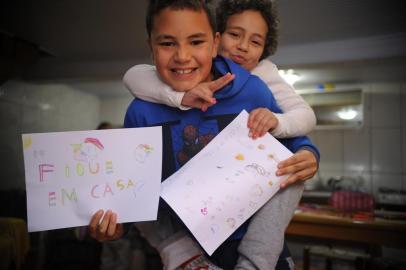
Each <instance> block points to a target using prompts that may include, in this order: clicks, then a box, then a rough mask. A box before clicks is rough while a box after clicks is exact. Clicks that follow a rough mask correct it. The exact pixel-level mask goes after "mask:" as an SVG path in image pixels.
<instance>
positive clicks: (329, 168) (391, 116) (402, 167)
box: [307, 83, 406, 201]
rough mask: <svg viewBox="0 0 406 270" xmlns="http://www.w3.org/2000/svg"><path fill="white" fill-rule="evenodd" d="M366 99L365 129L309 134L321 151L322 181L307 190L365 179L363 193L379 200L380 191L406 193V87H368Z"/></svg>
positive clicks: (396, 85)
mask: <svg viewBox="0 0 406 270" xmlns="http://www.w3.org/2000/svg"><path fill="white" fill-rule="evenodd" d="M364 98H365V103H364V125H363V127H362V128H360V129H341V130H340V129H332V130H315V131H313V132H312V133H311V134H310V137H311V138H312V140H313V141H314V143H315V144H316V145H317V146H318V147H319V149H320V151H321V162H320V177H321V181H319V180H318V179H313V180H311V181H309V182H308V183H307V186H308V187H310V186H311V185H317V184H323V185H326V181H327V180H328V179H329V178H330V177H335V176H347V177H352V178H355V179H363V180H362V183H360V189H361V190H364V191H367V192H372V193H373V194H374V195H375V196H376V198H378V190H379V188H381V187H387V188H392V189H395V190H398V191H400V190H403V191H405V190H406V84H384V83H382V84H369V85H366V86H365V96H364ZM316 178H317V177H316ZM320 182H322V183H320ZM378 201H379V198H378Z"/></svg>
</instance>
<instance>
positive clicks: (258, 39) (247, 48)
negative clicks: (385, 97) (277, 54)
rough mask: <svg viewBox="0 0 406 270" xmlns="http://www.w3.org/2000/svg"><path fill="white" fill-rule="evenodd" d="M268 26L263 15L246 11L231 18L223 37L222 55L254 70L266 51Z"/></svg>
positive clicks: (221, 44)
mask: <svg viewBox="0 0 406 270" xmlns="http://www.w3.org/2000/svg"><path fill="white" fill-rule="evenodd" d="M267 33H268V26H267V24H266V22H265V20H264V18H263V17H262V15H261V13H260V12H258V11H254V10H246V11H243V12H242V13H239V14H234V15H232V16H230V17H229V19H228V21H227V26H226V29H225V31H224V33H223V34H222V35H221V43H220V50H219V52H220V54H221V55H223V56H225V57H228V58H230V59H231V60H233V61H234V62H236V63H237V64H240V65H241V66H243V67H244V68H246V69H247V70H252V69H254V68H255V67H256V66H257V65H258V62H259V59H260V58H261V55H262V53H263V51H264V46H265V38H266V35H267Z"/></svg>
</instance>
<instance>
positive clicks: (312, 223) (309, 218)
mask: <svg viewBox="0 0 406 270" xmlns="http://www.w3.org/2000/svg"><path fill="white" fill-rule="evenodd" d="M302 209H305V210H300V208H299V210H297V212H296V213H295V215H294V217H293V219H292V221H291V223H290V225H289V226H288V228H287V230H286V234H287V236H300V237H310V238H316V239H324V240H332V241H341V242H342V241H344V242H352V243H360V244H366V245H375V246H382V245H383V246H388V247H394V248H402V249H404V248H406V213H404V212H388V215H385V211H377V216H378V214H379V216H380V217H374V216H373V215H367V214H365V213H342V212H337V211H334V209H332V208H331V207H328V206H317V207H314V210H312V208H307V209H306V208H302ZM385 216H388V217H391V218H390V219H389V218H382V217H385Z"/></svg>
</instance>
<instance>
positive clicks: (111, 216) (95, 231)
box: [89, 210, 124, 242]
mask: <svg viewBox="0 0 406 270" xmlns="http://www.w3.org/2000/svg"><path fill="white" fill-rule="evenodd" d="M103 213H104V211H103V210H99V211H97V212H96V213H95V214H94V215H93V216H92V219H91V220H90V223H89V233H90V236H91V237H93V238H94V239H96V240H98V241H99V242H104V241H111V240H117V239H119V238H120V237H121V236H122V235H123V232H124V230H123V225H122V224H117V214H116V213H114V212H113V211H111V210H108V211H107V212H106V214H105V215H104V217H103ZM102 217H103V220H102V221H101V222H100V219H101V218H102Z"/></svg>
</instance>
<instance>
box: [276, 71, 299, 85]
mask: <svg viewBox="0 0 406 270" xmlns="http://www.w3.org/2000/svg"><path fill="white" fill-rule="evenodd" d="M279 74H280V75H281V76H282V78H283V79H284V80H285V81H286V82H287V83H288V84H290V85H292V86H293V85H294V84H295V83H296V82H297V81H299V80H300V79H301V78H302V77H301V76H300V75H299V74H297V73H295V72H294V71H293V69H288V70H283V69H281V70H279Z"/></svg>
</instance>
